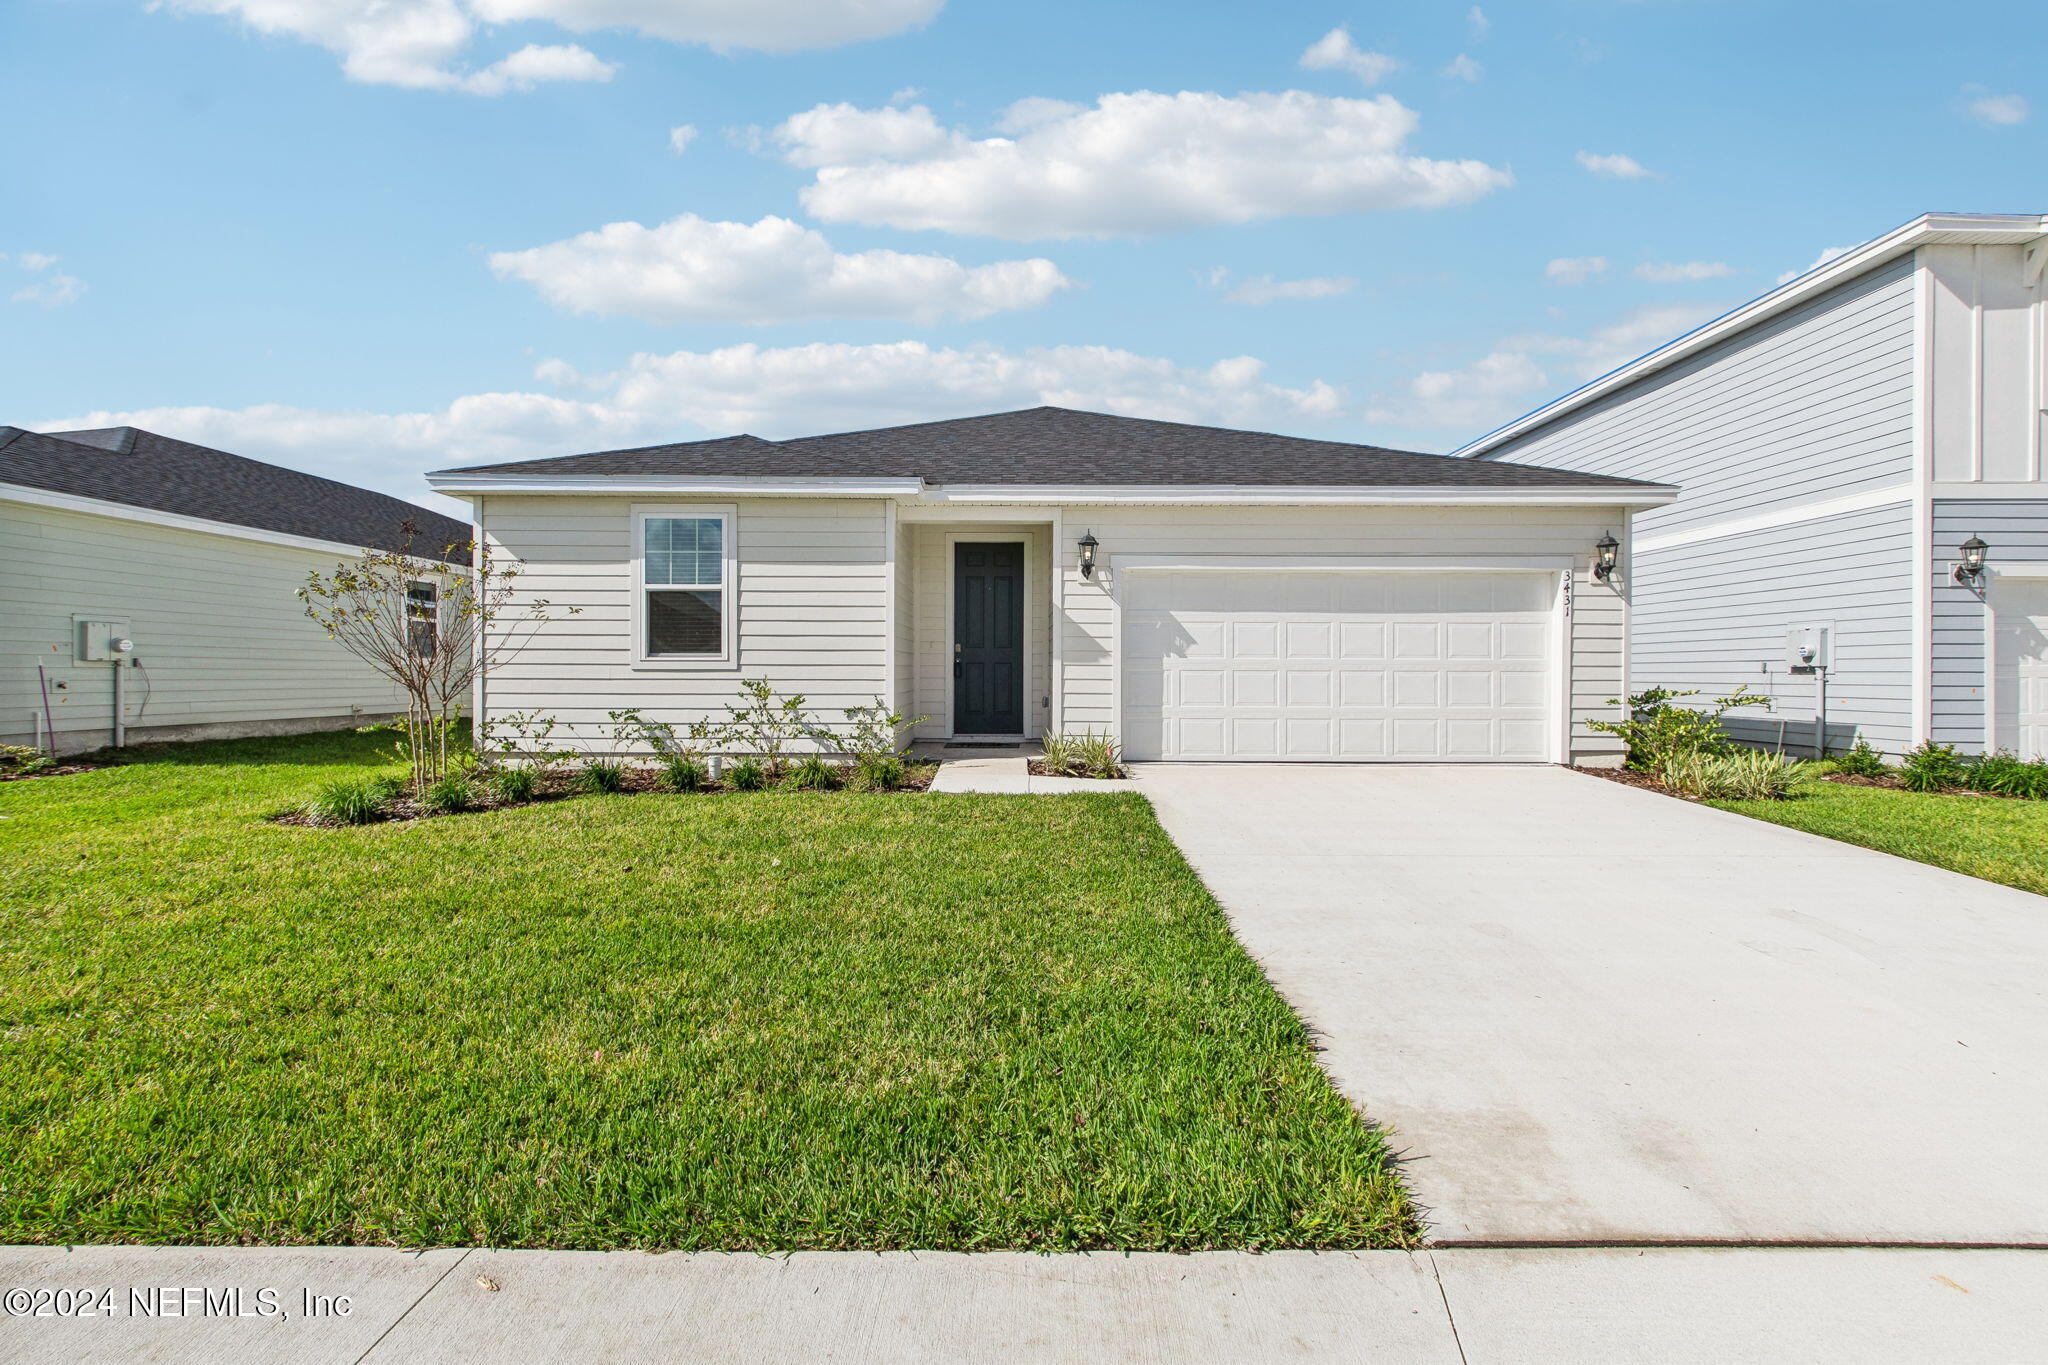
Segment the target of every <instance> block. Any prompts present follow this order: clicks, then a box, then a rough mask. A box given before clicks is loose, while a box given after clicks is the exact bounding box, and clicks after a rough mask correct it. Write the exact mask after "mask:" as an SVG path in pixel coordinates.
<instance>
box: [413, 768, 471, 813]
mask: <svg viewBox="0 0 2048 1365" xmlns="http://www.w3.org/2000/svg"><path fill="white" fill-rule="evenodd" d="M475 804H476V787H475V786H474V785H473V784H472V783H471V782H470V780H469V778H468V777H467V776H465V775H464V774H462V773H449V774H448V775H447V776H445V777H440V778H436V779H435V780H434V781H432V782H429V783H428V784H427V785H426V786H425V787H423V788H421V789H420V809H421V810H423V811H425V812H426V813H427V814H429V815H453V814H454V813H455V812H456V811H463V810H468V809H469V808H470V807H471V806H473V805H475Z"/></svg>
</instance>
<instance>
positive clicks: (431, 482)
mask: <svg viewBox="0 0 2048 1365" xmlns="http://www.w3.org/2000/svg"><path fill="white" fill-rule="evenodd" d="M427 487H429V488H431V489H433V490H434V491H435V492H436V493H446V494H449V495H450V496H452V497H461V496H463V495H464V494H470V495H475V494H482V493H566V494H574V495H579V496H580V495H592V494H594V495H598V496H603V497H639V496H641V495H643V494H659V495H660V496H662V497H674V496H677V495H694V494H719V495H722V496H725V497H747V498H909V497H916V496H917V495H918V493H920V492H921V491H923V489H924V481H923V480H922V479H861V478H853V479H841V478H795V479H788V478H775V479H739V478H703V477H698V476H695V475H681V476H676V477H672V478H661V477H655V476H649V475H641V474H625V475H619V474H612V475H605V474H599V475H594V476H591V475H585V476H580V477H562V476H549V475H545V474H498V475H490V474H461V473H455V474H429V475H428V476H427Z"/></svg>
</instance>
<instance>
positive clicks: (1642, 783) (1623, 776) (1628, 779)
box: [1572, 767, 1699, 803]
mask: <svg viewBox="0 0 2048 1365" xmlns="http://www.w3.org/2000/svg"><path fill="white" fill-rule="evenodd" d="M1572 771H1573V772H1575V773H1584V774H1585V775H1586V776H1588V777H1597V778H1601V779H1603V780H1605V781H1608V782H1616V783H1619V784H1620V785H1622V786H1624V787H1640V788H1642V789H1643V790H1644V791H1646V792H1657V793H1659V794H1660V795H1663V796H1673V797H1676V798H1678V799H1679V800H1680V801H1692V802H1695V803H1696V802H1698V801H1699V798H1698V797H1697V796H1687V795H1686V794H1685V793H1684V792H1675V791H1673V790H1671V788H1669V787H1667V786H1665V785H1664V784H1663V783H1662V782H1659V781H1658V780H1657V777H1656V774H1654V773H1646V772H1642V771H1640V770H1638V769H1635V768H1580V767H1574V768H1572Z"/></svg>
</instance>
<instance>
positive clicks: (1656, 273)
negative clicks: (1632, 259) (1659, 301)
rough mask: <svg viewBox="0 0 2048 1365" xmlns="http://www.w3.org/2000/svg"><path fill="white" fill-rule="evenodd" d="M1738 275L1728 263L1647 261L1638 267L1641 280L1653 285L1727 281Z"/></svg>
mask: <svg viewBox="0 0 2048 1365" xmlns="http://www.w3.org/2000/svg"><path fill="white" fill-rule="evenodd" d="M1735 273H1736V270H1735V267H1734V266H1732V265H1729V264H1728V263H1727V262H1726V261H1645V262H1643V263H1642V264H1641V265H1639V266H1637V267H1636V270H1635V275H1636V278H1637V279H1639V280H1648V281H1649V282H1650V283H1652V284H1687V283H1691V282H1692V281H1695V280H1725V279H1727V278H1728V277H1729V276H1730V275H1733V274H1735Z"/></svg>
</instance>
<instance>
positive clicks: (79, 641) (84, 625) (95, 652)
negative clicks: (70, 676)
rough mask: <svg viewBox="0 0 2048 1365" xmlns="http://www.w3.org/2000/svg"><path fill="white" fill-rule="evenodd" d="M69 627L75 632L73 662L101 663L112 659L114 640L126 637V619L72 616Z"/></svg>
mask: <svg viewBox="0 0 2048 1365" xmlns="http://www.w3.org/2000/svg"><path fill="white" fill-rule="evenodd" d="M71 628H72V630H73V631H74V632H75V634H76V637H77V638H76V639H75V641H74V642H73V643H74V646H75V648H74V652H73V654H72V656H71V660H72V662H73V663H81V664H103V663H106V662H108V661H109V660H111V659H113V657H114V656H115V654H116V653H117V651H116V650H115V648H114V642H115V641H116V640H125V639H127V638H128V623H127V622H126V621H109V620H106V619H105V618H103V617H91V616H74V617H72V618H71Z"/></svg>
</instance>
